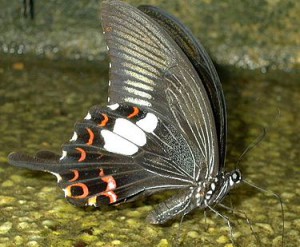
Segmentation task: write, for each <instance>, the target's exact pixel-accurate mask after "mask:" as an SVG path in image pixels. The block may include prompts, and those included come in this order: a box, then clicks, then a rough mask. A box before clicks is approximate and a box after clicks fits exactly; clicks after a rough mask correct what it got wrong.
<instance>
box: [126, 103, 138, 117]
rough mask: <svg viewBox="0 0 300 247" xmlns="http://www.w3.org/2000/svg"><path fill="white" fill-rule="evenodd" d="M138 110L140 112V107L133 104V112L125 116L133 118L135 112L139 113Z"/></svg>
mask: <svg viewBox="0 0 300 247" xmlns="http://www.w3.org/2000/svg"><path fill="white" fill-rule="evenodd" d="M139 112H140V109H139V108H137V107H136V106H134V107H133V112H132V113H131V114H130V115H128V117H127V118H133V117H135V116H136V115H137V114H139Z"/></svg>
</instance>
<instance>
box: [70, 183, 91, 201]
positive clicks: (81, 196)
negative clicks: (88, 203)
mask: <svg viewBox="0 0 300 247" xmlns="http://www.w3.org/2000/svg"><path fill="white" fill-rule="evenodd" d="M72 187H81V189H82V190H83V194H82V195H80V196H72V194H71V188H72ZM66 190H67V196H69V197H72V198H79V199H82V198H86V197H87V196H88V195H89V189H88V187H87V186H86V185H85V184H83V183H78V184H72V185H69V186H68V187H67V188H66ZM68 194H69V195H68Z"/></svg>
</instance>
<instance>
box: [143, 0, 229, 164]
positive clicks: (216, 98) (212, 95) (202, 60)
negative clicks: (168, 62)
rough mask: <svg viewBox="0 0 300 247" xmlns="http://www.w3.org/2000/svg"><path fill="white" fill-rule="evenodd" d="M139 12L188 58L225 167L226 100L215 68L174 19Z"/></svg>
mask: <svg viewBox="0 0 300 247" xmlns="http://www.w3.org/2000/svg"><path fill="white" fill-rule="evenodd" d="M138 9H139V10H141V11H143V12H144V13H145V14H147V15H148V16H150V17H151V18H153V19H154V20H155V21H156V22H158V24H159V25H160V26H162V27H163V28H164V29H165V30H166V31H167V32H168V34H169V35H170V36H171V37H172V38H173V40H174V41H175V42H176V43H177V45H178V46H179V47H180V48H181V49H182V51H183V52H184V53H185V55H186V56H187V57H188V58H189V60H190V61H191V63H192V64H193V66H194V68H195V69H196V71H197V72H198V75H199V77H200V79H201V83H203V85H204V87H205V89H206V92H207V94H208V97H209V100H210V103H211V106H212V110H213V113H214V117H215V123H216V129H217V135H218V144H219V159H220V162H219V163H220V169H221V168H223V167H224V163H225V155H226V135H227V117H226V104H225V97H224V94H223V90H222V85H221V82H220V79H219V77H218V74H217V72H216V69H215V67H214V65H213V63H212V61H211V59H210V57H209V56H208V54H207V52H206V51H205V49H204V48H203V46H202V45H201V43H200V42H199V41H198V40H197V39H196V38H195V36H194V35H193V34H192V33H191V31H190V30H189V29H188V28H187V27H186V26H184V24H183V23H181V22H180V20H178V19H177V18H175V17H174V16H172V15H170V14H169V13H167V12H166V11H164V10H162V9H159V8H157V7H155V6H147V5H143V6H139V7H138Z"/></svg>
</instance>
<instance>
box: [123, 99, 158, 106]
mask: <svg viewBox="0 0 300 247" xmlns="http://www.w3.org/2000/svg"><path fill="white" fill-rule="evenodd" d="M124 101H125V102H129V103H133V104H135V105H142V106H148V107H151V106H152V104H151V103H150V102H148V101H146V100H142V99H137V98H132V97H127V98H125V99H124Z"/></svg>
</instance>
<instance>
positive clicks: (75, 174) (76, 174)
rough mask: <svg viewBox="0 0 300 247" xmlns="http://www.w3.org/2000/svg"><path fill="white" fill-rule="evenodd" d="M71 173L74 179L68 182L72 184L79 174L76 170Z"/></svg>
mask: <svg viewBox="0 0 300 247" xmlns="http://www.w3.org/2000/svg"><path fill="white" fill-rule="evenodd" d="M72 172H73V173H74V177H73V178H72V179H70V180H69V182H74V181H76V180H77V179H78V178H79V172H78V171H77V170H72Z"/></svg>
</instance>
